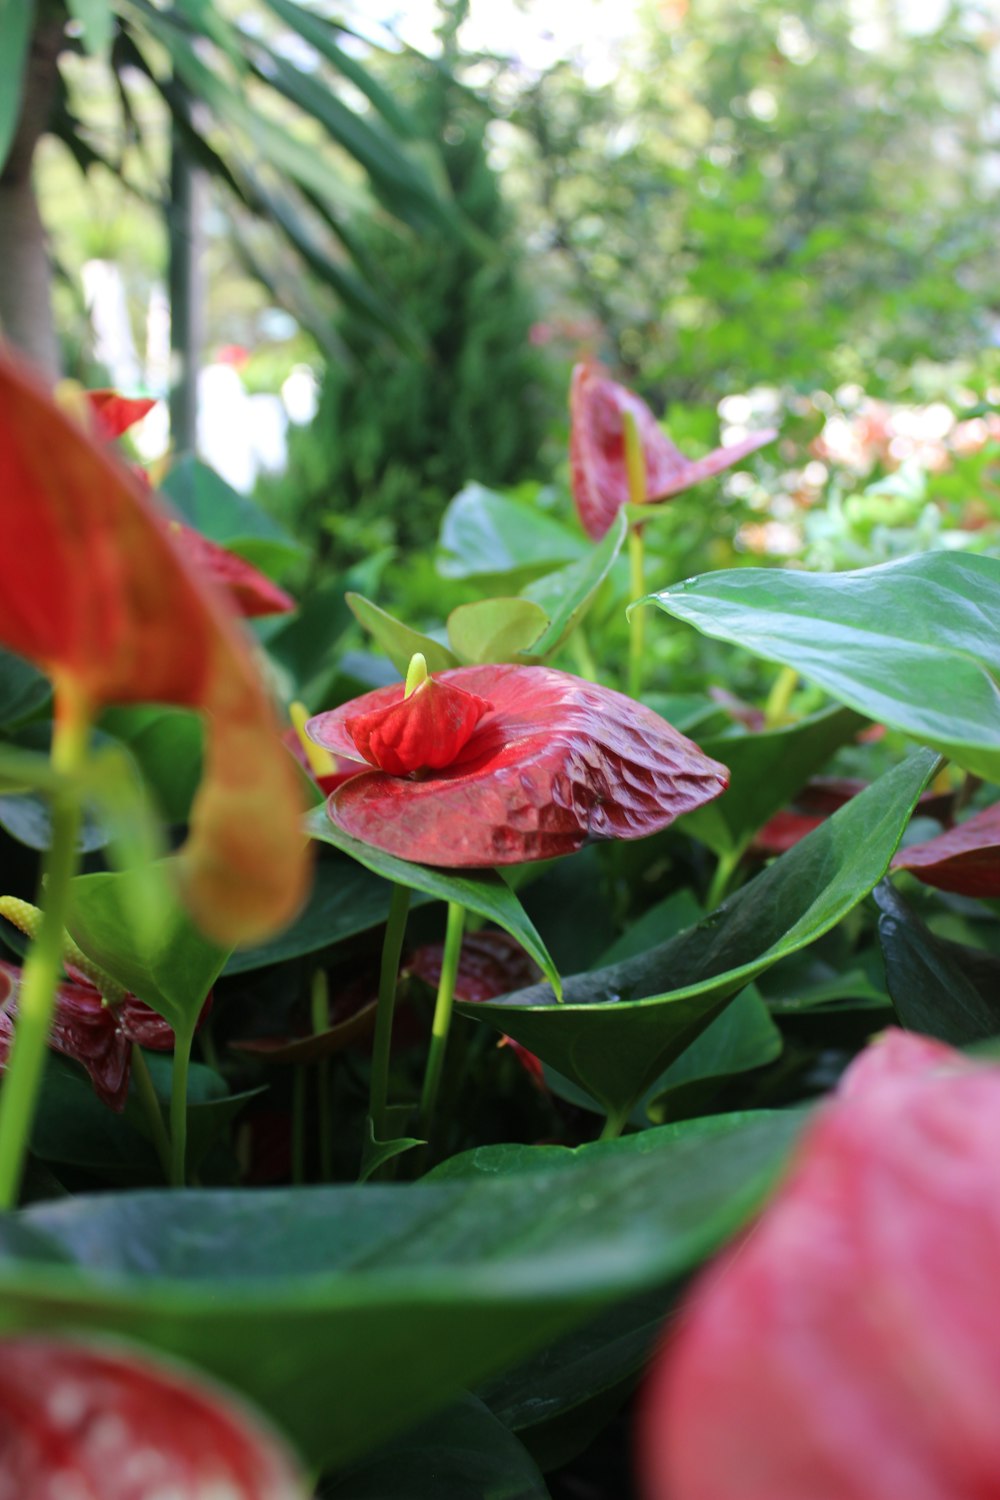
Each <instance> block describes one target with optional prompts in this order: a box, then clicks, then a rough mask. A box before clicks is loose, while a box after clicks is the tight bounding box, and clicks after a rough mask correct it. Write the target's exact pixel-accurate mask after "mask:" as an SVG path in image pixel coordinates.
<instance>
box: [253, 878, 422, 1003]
mask: <svg viewBox="0 0 1000 1500" xmlns="http://www.w3.org/2000/svg"><path fill="white" fill-rule="evenodd" d="M391 894H392V892H391V888H390V887H389V886H388V885H387V884H386V882H385V880H383V879H381V878H380V877H379V876H378V875H374V874H372V873H371V871H369V870H366V869H365V868H364V866H363V865H359V864H358V863H357V861H356V860H353V859H342V858H341V857H340V856H339V855H337V854H333V855H331V857H330V858H323V859H321V860H320V861H319V862H318V864H317V866H316V874H315V878H314V880H313V885H312V890H311V891H310V893H309V900H308V902H307V903H306V906H305V909H304V910H303V911H302V912H301V913H300V915H299V916H298V917H296V919H295V921H294V922H293V923H292V925H291V926H290V927H286V928H285V930H284V932H279V934H278V936H277V937H274V938H271V939H270V941H269V942H267V943H262V944H261V945H260V946H259V947H257V948H238V949H237V950H236V952H235V953H233V954H232V955H231V956H230V958H229V960H228V962H227V963H226V968H225V973H226V974H245V973H247V972H248V970H250V969H263V968H266V967H267V966H268V964H280V963H285V962H286V961H287V960H288V959H290V958H301V957H302V956H303V955H304V954H306V953H319V952H321V951H322V950H323V949H324V948H332V947H333V945H334V944H335V943H340V942H342V941H343V940H344V938H348V937H354V936H355V935H356V934H357V933H359V932H370V931H371V929H372V928H373V927H380V926H381V925H382V923H383V922H384V921H385V920H386V918H387V917H388V915H389V901H390V897H391ZM431 899H432V898H431V897H430V896H429V895H425V894H424V893H422V892H419V891H418V892H415V893H414V897H413V899H412V901H411V906H423V905H424V904H425V903H426V902H427V901H430V900H431Z"/></svg>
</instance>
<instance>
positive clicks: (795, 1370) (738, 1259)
mask: <svg viewBox="0 0 1000 1500" xmlns="http://www.w3.org/2000/svg"><path fill="white" fill-rule="evenodd" d="M998 1135H1000V1068H998V1067H997V1066H996V1065H993V1064H984V1063H979V1062H974V1061H972V1060H970V1059H968V1058H966V1057H963V1056H962V1055H961V1054H960V1053H958V1052H955V1051H953V1050H952V1049H951V1048H949V1047H946V1046H944V1045H942V1044H941V1043H938V1042H933V1041H930V1040H928V1039H926V1038H924V1037H916V1036H908V1035H906V1034H904V1033H902V1032H890V1033H888V1034H887V1036H886V1037H885V1038H884V1039H883V1040H882V1041H881V1042H877V1043H876V1044H875V1045H874V1046H873V1047H872V1048H870V1049H869V1050H868V1051H867V1052H866V1053H865V1054H863V1055H862V1057H861V1058H860V1059H859V1060H858V1061H857V1062H856V1063H855V1064H854V1065H853V1067H852V1068H851V1069H850V1070H849V1071H848V1073H847V1075H846V1076H845V1079H844V1083H843V1085H842V1087H841V1089H840V1091H839V1093H838V1096H837V1097H835V1098H834V1099H833V1100H832V1101H831V1102H830V1103H828V1104H827V1105H826V1107H825V1108H824V1109H823V1110H822V1111H821V1112H820V1114H819V1117H818V1119H817V1120H816V1121H815V1123H814V1124H813V1125H812V1127H811V1128H810V1129H809V1130H808V1132H807V1134H806V1135H805V1137H804V1139H803V1141H802V1144H801V1146H800V1149H799V1152H798V1156H797V1159H796V1161H795V1163H794V1165H793V1168H792V1172H791V1174H790V1176H789V1178H788V1180H787V1182H786V1183H785V1185H784V1187H783V1188H782V1189H781V1191H780V1192H779V1194H778V1196H777V1197H776V1198H775V1199H774V1201H773V1202H772V1204H771V1205H770V1207H769V1208H767V1209H766V1210H765V1212H764V1214H763V1216H762V1218H761V1219H760V1221H759V1223H758V1224H757V1225H756V1226H755V1227H754V1228H753V1230H752V1231H751V1232H750V1233H749V1234H748V1235H747V1236H746V1237H745V1238H744V1239H743V1240H742V1241H741V1243H740V1244H739V1245H737V1246H736V1247H735V1248H734V1249H733V1250H732V1251H730V1252H729V1253H728V1254H727V1255H726V1256H724V1257H723V1259H722V1261H721V1262H719V1263H718V1264H717V1265H716V1266H715V1267H714V1268H713V1269H712V1270H711V1271H710V1272H709V1273H708V1275H707V1276H706V1277H705V1278H703V1280H702V1281H701V1283H700V1285H698V1286H697V1287H696V1289H695V1292H694V1296H693V1298H692V1299H691V1300H690V1301H689V1303H688V1304H687V1307H686V1309H685V1310H684V1311H683V1312H682V1314H681V1317H680V1319H679V1321H678V1323H677V1325H676V1329H677V1331H676V1335H675V1336H674V1337H673V1339H672V1340H669V1341H668V1343H667V1345H666V1346H665V1348H664V1350H663V1354H662V1356H661V1359H660V1361H659V1362H658V1363H657V1364H656V1366H655V1367H654V1369H653V1373H652V1377H651V1380H650V1383H649V1385H648V1387H647V1391H646V1401H645V1410H644V1419H643V1422H642V1427H641V1434H640V1436H641V1444H640V1467H641V1470H642V1473H643V1476H644V1480H645V1488H644V1490H643V1494H644V1495H645V1496H646V1497H648V1500H820V1497H822V1500H827V1497H829V1500H890V1497H892V1500H895V1497H897V1496H899V1497H900V1500H902V1497H903V1496H906V1497H907V1500H995V1497H996V1496H997V1495H998V1494H1000V1421H998V1420H997V1412H998V1411H1000V1298H998V1297H997V1295H996V1276H997V1265H998V1264H1000V1157H998V1154H997V1138H998Z"/></svg>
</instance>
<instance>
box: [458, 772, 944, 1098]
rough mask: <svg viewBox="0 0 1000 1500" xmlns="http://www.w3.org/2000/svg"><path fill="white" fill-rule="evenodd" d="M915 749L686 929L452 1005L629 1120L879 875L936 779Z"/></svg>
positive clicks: (846, 909) (862, 893)
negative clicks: (729, 1006)
mask: <svg viewBox="0 0 1000 1500" xmlns="http://www.w3.org/2000/svg"><path fill="white" fill-rule="evenodd" d="M936 764H937V762H936V758H935V756H934V755H933V754H932V753H931V752H929V751H927V750H922V751H920V752H918V753H917V754H916V755H914V756H911V758H910V759H909V760H908V761H906V762H905V763H904V764H903V765H901V766H897V767H896V768H895V769H894V770H892V771H889V772H888V773H887V774H886V775H885V776H882V777H880V778H879V780H878V781H876V782H875V783H874V784H873V785H872V786H870V787H868V788H867V789H866V790H865V791H863V792H861V793H860V794H859V795H858V796H857V797H855V798H853V799H852V800H851V801H850V802H848V803H847V804H846V806H844V807H842V808H840V809H839V810H838V811H837V812H836V813H834V814H833V816H832V817H831V818H828V819H827V820H826V821H825V822H824V823H822V824H821V825H820V827H819V828H817V829H815V830H814V831H813V832H812V833H811V834H809V835H808V836H807V837H806V838H804V839H803V840H802V841H801V842H800V843H799V844H797V845H796V846H795V847H794V848H793V849H790V850H789V851H788V853H787V854H784V855H782V856H781V858H780V859H776V860H775V861H774V862H773V863H772V864H771V865H769V866H768V868H767V869H766V870H764V871H763V872H762V873H761V874H760V875H758V876H757V877H756V879H754V880H752V881H750V883H749V884H748V885H745V886H743V888H742V889H741V890H739V891H737V892H736V894H735V895H734V896H731V897H730V898H729V900H728V901H726V902H724V903H723V905H722V906H721V907H720V908H719V909H718V911H715V912H713V913H712V914H711V915H710V916H708V917H706V918H705V919H704V921H702V922H699V923H698V924H697V925H696V926H695V927H691V928H689V929H688V930H687V931H686V932H682V933H680V934H679V935H678V936H676V937H674V938H671V939H670V940H669V941H668V942H666V943H663V944H661V945H660V946H659V947H656V948H653V949H651V950H650V951H649V952H648V953H644V954H641V955H639V956H638V957H636V958H630V959H625V960H624V961H623V962H621V963H617V964H613V965H611V966H610V967H608V968H606V969H598V970H597V971H595V972H594V973H590V974H578V975H576V976H575V977H573V978H571V979H568V980H567V981H566V983H565V986H564V991H565V1001H566V1003H565V1004H563V1005H556V1004H555V1003H554V1000H553V997H552V995H551V993H550V992H549V990H548V989H547V987H546V986H545V985H535V986H532V987H531V988H530V989H525V990H521V991H519V992H517V993H516V994H514V995H511V996H508V997H506V998H505V999H503V1000H499V1001H494V1002H490V1003H487V1004H476V1005H469V1004H460V1005H459V1006H458V1009H459V1010H461V1011H462V1012H463V1013H464V1014H465V1015H468V1016H470V1017H472V1018H473V1019H475V1020H478V1021H485V1022H487V1023H488V1024H490V1025H492V1026H495V1027H496V1028H497V1030H499V1031H501V1032H504V1033H506V1034H508V1035H510V1036H512V1037H513V1038H514V1039H515V1041H518V1042H520V1043H521V1044H522V1045H523V1046H525V1047H527V1048H528V1050H529V1051H530V1052H534V1053H536V1054H537V1055H538V1056H539V1057H540V1058H541V1059H542V1060H543V1062H546V1063H548V1064H549V1065H550V1066H551V1067H553V1068H555V1069H556V1071H557V1072H559V1073H562V1074H564V1075H565V1077H567V1078H569V1079H570V1080H571V1081H572V1082H573V1083H575V1084H577V1085H578V1086H579V1087H580V1088H582V1089H584V1090H585V1091H586V1092H587V1093H588V1094H590V1095H591V1097H592V1098H594V1099H596V1100H597V1101H598V1102H599V1103H600V1104H601V1105H602V1106H603V1107H604V1108H605V1109H606V1110H608V1111H609V1112H610V1113H614V1114H616V1115H620V1114H627V1113H628V1111H629V1110H630V1109H631V1108H632V1106H633V1105H634V1104H635V1102H636V1100H637V1099H639V1098H640V1097H641V1096H642V1095H643V1094H644V1093H645V1091H646V1089H648V1088H649V1086H650V1084H652V1083H653V1082H654V1081H655V1079H656V1078H658V1077H659V1075H660V1074H661V1073H662V1072H663V1071H664V1069H666V1068H667V1067H669V1066H670V1064H671V1063H673V1062H674V1061H675V1060H676V1058H678V1057H679V1056H680V1055H681V1053H682V1052H683V1051H684V1049H685V1048H686V1047H688V1046H689V1045H690V1044H691V1042H693V1041H694V1039H695V1037H697V1036H698V1034H699V1033H700V1032H701V1031H703V1030H704V1029H705V1027H706V1026H707V1025H708V1024H709V1022H710V1021H711V1020H712V1019H713V1018H714V1017H715V1016H716V1015H718V1014H719V1013H720V1012H721V1010H722V1008H723V1007H724V1006H725V1004H726V1003H727V1002H728V1001H729V1000H730V999H731V998H732V997H733V996H734V995H735V994H737V993H738V992H739V991H740V990H741V989H743V987H744V986H745V985H746V984H748V983H749V982H750V981H751V980H752V979H755V978H756V977H757V975H758V974H762V973H763V972H764V971H765V970H766V969H768V968H770V967H771V965H772V964H775V963H777V962H778V960H779V959H781V958H784V957H786V956H787V955H788V954H790V953H794V952H796V951H797V950H798V949H800V948H804V947H806V946H807V945H808V944H809V943H812V942H814V941H815V940H816V939H817V938H818V937H820V936H821V935H822V934H823V933H824V932H827V931H829V929H830V928H832V927H834V926H835V925H836V924H837V923H838V922H839V921H840V920H841V919H842V918H843V917H844V916H845V915H846V914H847V912H849V911H850V910H851V908H852V907H854V906H856V905H857V903H858V902H859V901H860V900H861V899H862V897H863V896H865V895H867V893H868V892H869V891H870V890H871V888H872V886H874V885H875V883H876V881H878V880H879V879H881V877H882V875H884V873H885V871H886V868H887V867H888V864H889V861H890V859H891V858H892V856H893V854H894V853H895V850H896V848H897V846H898V844H899V841H900V838H901V837H902V834H903V830H904V829H905V827H906V824H907V822H908V820H909V817H910V814H911V813H912V811H913V808H914V806H915V805H916V800H917V798H918V797H919V795H920V793H921V791H922V790H923V788H924V786H925V785H926V783H927V781H928V780H929V778H930V776H931V775H932V774H933V772H934V768H935V765H936Z"/></svg>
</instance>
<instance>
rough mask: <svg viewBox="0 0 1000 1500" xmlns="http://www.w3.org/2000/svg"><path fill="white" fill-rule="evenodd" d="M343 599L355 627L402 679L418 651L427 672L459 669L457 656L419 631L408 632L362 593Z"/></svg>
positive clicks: (408, 629)
mask: <svg viewBox="0 0 1000 1500" xmlns="http://www.w3.org/2000/svg"><path fill="white" fill-rule="evenodd" d="M345 599H346V601H347V604H348V605H349V607H350V610H351V613H352V615H353V616H354V618H355V619H356V620H357V622H358V624H359V625H360V626H361V627H362V628H363V629H364V630H367V631H368V634H369V635H371V636H373V637H374V639H375V641H376V642H377V643H378V645H379V646H381V648H382V650H383V651H384V652H385V654H386V656H387V657H388V658H389V660H390V661H391V662H392V664H393V666H394V667H395V668H396V671H397V672H398V673H399V675H400V676H401V677H405V676H406V669H407V667H408V666H409V665H410V657H411V656H413V654H414V652H416V651H422V652H423V654H424V656H425V658H426V660H427V670H428V672H447V671H448V669H449V667H457V666H460V665H461V663H460V662H459V659H458V657H457V656H456V655H455V654H454V652H452V651H449V650H448V647H447V646H442V645H441V644H440V642H439V641H435V640H432V639H431V637H430V636H429V635H422V634H421V633H420V631H419V630H411V629H410V627H409V625H404V624H403V622H402V620H397V619H396V618H395V617H394V616H393V615H390V614H388V613H387V611H386V610H384V609H380V608H379V606H378V605H377V604H373V603H372V602H371V600H370V599H366V598H365V597H364V595H363V594H346V595H345Z"/></svg>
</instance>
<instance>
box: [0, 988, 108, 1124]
mask: <svg viewBox="0 0 1000 1500" xmlns="http://www.w3.org/2000/svg"><path fill="white" fill-rule="evenodd" d="M20 988H21V970H20V969H18V968H16V967H15V965H14V964H8V963H5V962H3V961H2V960H0V997H2V998H0V1071H2V1070H3V1069H4V1068H6V1066H7V1059H8V1057H9V1056H10V1049H11V1046H12V1044H13V1041H14V1031H15V1028H16V1025H17V1010H18V998H19V993H20ZM49 1046H50V1047H51V1048H52V1049H53V1050H54V1051H56V1052H60V1053H62V1055H63V1057H69V1058H71V1059H72V1060H73V1061H74V1062H78V1063H80V1064H81V1066H82V1067H84V1068H85V1069H86V1071H87V1074H88V1076H89V1077H90V1081H91V1083H92V1084H93V1086H94V1092H95V1094H96V1095H97V1097H98V1098H99V1099H100V1100H101V1102H102V1103H103V1104H106V1105H107V1106H108V1108H109V1109H113V1110H115V1111H116V1113H120V1112H121V1110H123V1109H124V1108H125V1100H126V1099H127V1097H128V1085H129V1077H130V1075H131V1069H132V1044H131V1042H130V1041H129V1039H128V1037H127V1036H126V1035H125V1033H124V1031H123V1030H122V1028H121V1026H120V1025H119V1023H118V1019H117V1017H116V1015H115V1013H114V1011H113V1010H111V1009H110V1008H109V1007H108V1006H106V1005H105V1004H104V1002H103V1001H102V999H101V996H100V995H99V994H98V992H97V990H95V989H94V987H93V985H91V984H88V983H86V982H84V983H82V984H77V983H75V982H67V983H64V984H61V985H60V986H59V989H58V990H57V992H56V1003H55V1010H54V1013H53V1017H52V1026H51V1029H50V1031H49Z"/></svg>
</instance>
